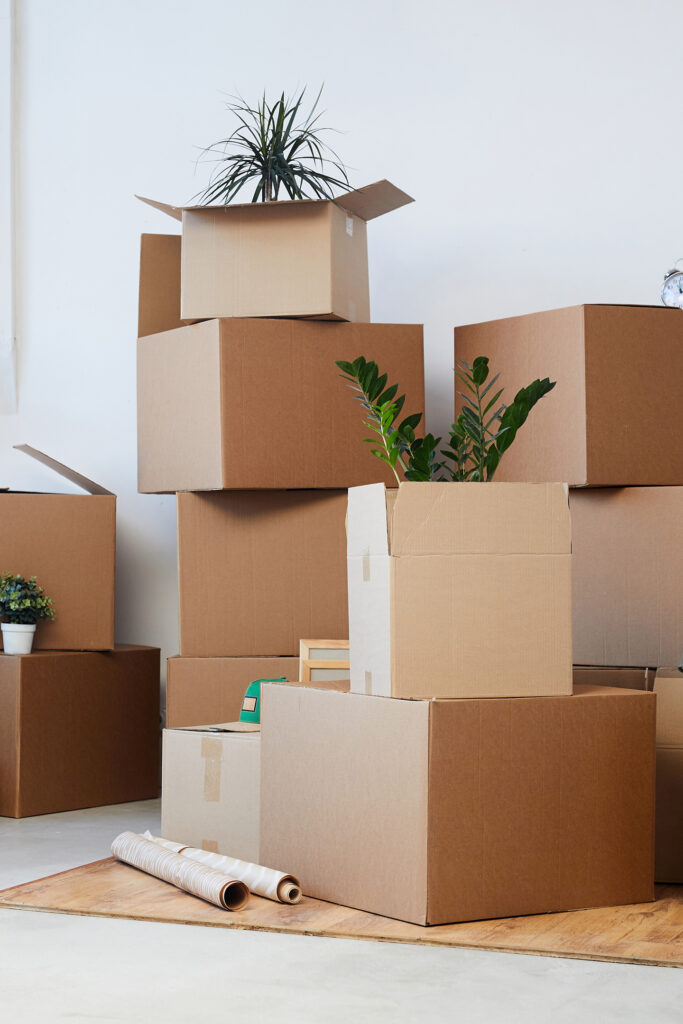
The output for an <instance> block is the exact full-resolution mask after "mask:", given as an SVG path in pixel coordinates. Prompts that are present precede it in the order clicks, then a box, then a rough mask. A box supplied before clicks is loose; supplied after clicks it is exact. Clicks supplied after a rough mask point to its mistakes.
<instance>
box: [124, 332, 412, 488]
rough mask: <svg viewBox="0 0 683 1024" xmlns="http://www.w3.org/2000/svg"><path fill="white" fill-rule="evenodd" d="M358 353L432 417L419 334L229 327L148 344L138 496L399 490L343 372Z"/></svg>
mask: <svg viewBox="0 0 683 1024" xmlns="http://www.w3.org/2000/svg"><path fill="white" fill-rule="evenodd" d="M360 354H363V355H364V356H366V358H368V359H372V360H375V361H376V362H377V363H378V365H379V367H380V369H381V370H382V371H383V372H386V373H388V375H389V381H390V382H394V383H395V382H398V383H399V385H400V386H401V389H402V391H403V389H405V393H406V396H407V397H406V406H405V407H406V410H407V411H410V412H423V411H424V371H423V347H422V327H421V326H420V325H411V324H347V323H319V322H317V321H316V322H305V321H301V320H242V319H229V320H209V321H207V322H206V323H201V324H194V325H193V326H190V327H183V328H180V329H179V330H175V331H167V332H165V333H163V334H154V335H150V336H149V337H145V338H140V340H139V341H138V489H139V490H140V491H141V492H143V493H159V492H171V491H212V490H221V489H226V490H231V489H237V490H252V489H258V488H268V489H271V490H272V489H283V490H284V489H286V488H321V487H331V488H339V487H348V486H349V485H351V484H365V483H372V482H374V481H376V480H383V481H384V482H385V483H386V484H387V485H389V486H392V484H393V483H395V479H396V478H395V477H394V474H393V473H392V472H391V470H390V469H389V468H388V467H385V466H384V465H383V464H382V463H380V462H378V460H377V459H375V458H373V457H372V455H371V453H370V451H369V449H368V446H367V445H364V444H363V439H364V438H365V437H367V434H368V428H367V427H366V426H365V424H364V419H365V417H364V415H363V410H362V409H361V408H360V406H359V404H358V402H357V401H356V396H355V395H354V394H353V393H352V392H351V391H350V390H349V389H348V388H347V387H345V385H344V383H343V382H342V381H341V380H340V379H339V377H340V375H339V370H338V368H337V366H336V365H335V360H337V359H346V360H348V361H349V362H350V361H352V360H353V359H355V358H356V357H357V356H358V355H360Z"/></svg>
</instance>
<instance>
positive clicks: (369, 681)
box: [365, 672, 372, 696]
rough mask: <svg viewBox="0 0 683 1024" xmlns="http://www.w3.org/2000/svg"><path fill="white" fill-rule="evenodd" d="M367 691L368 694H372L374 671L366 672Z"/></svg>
mask: <svg viewBox="0 0 683 1024" xmlns="http://www.w3.org/2000/svg"><path fill="white" fill-rule="evenodd" d="M365 692H366V693H367V695H368V696H371V695H372V672H366V673H365Z"/></svg>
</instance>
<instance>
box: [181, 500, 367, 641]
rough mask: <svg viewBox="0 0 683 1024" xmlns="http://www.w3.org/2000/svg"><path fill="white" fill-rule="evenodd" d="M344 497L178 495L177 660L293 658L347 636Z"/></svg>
mask: <svg viewBox="0 0 683 1024" xmlns="http://www.w3.org/2000/svg"><path fill="white" fill-rule="evenodd" d="M345 516H346V491H340V490H335V491H333V490H329V491H218V492H215V493H197V494H194V493H189V492H185V493H181V494H179V495H178V566H179V584H180V653H181V655H182V656H183V657H239V656H242V657H265V656H277V657H281V656H287V655H289V656H290V657H291V656H294V655H297V654H298V653H299V640H300V638H301V637H308V636H313V637H329V636H344V637H345V636H348V609H347V590H346V538H345V533H344V519H345Z"/></svg>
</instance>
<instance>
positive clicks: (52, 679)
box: [0, 446, 159, 818]
mask: <svg viewBox="0 0 683 1024" xmlns="http://www.w3.org/2000/svg"><path fill="white" fill-rule="evenodd" d="M22 448H23V450H24V451H25V452H26V454H28V455H30V456H31V457H33V458H35V459H37V460H38V461H40V462H42V463H44V464H45V465H47V466H48V467H50V468H51V469H52V470H54V471H55V472H56V473H57V474H59V475H60V476H61V477H63V478H65V479H67V480H68V481H69V482H71V483H73V484H75V485H77V486H78V487H80V488H81V489H82V490H83V491H84V492H85V493H84V494H37V493H24V492H13V491H7V492H3V493H0V569H1V570H2V571H3V572H11V573H13V574H20V575H22V576H26V577H29V576H36V577H37V578H38V582H39V584H40V585H42V586H43V588H44V590H45V592H46V594H48V595H49V596H50V597H51V598H52V599H53V602H54V607H55V612H56V618H55V620H54V622H51V621H43V622H40V623H39V624H38V628H37V630H36V635H35V640H34V645H33V646H34V650H33V653H31V654H27V655H6V654H2V655H0V814H1V815H8V816H10V817H15V818H19V817H25V816H27V815H33V814H45V813H47V812H49V811H67V810H74V809H76V808H79V807H92V806H96V805H99V804H112V803H119V802H124V801H128V800H144V799H147V798H152V797H156V796H157V794H158V790H159V768H158V763H159V650H158V648H153V647H134V646H130V645H126V644H122V645H115V644H114V557H115V547H116V498H115V496H114V495H113V494H110V493H109V492H108V491H106V490H105V489H104V488H103V487H101V486H99V485H98V484H96V483H94V482H93V481H92V480H88V479H87V478H86V477H83V476H81V475H80V474H78V473H75V472H74V471H73V470H71V469H69V468H68V467H67V466H64V465H62V464H61V463H58V462H56V461H55V460H54V459H51V458H49V457H48V456H46V455H43V453H41V452H38V451H36V450H35V449H32V448H29V447H28V446H22Z"/></svg>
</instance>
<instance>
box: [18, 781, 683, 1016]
mask: <svg viewBox="0 0 683 1024" xmlns="http://www.w3.org/2000/svg"><path fill="white" fill-rule="evenodd" d="M158 822H159V808H158V804H157V802H156V801H148V802H146V803H141V804H127V805H120V806H118V807H107V808H95V809H93V810H87V811H74V812H71V813H68V814H52V815H46V816H44V817H39V818H26V819H23V820H21V821H14V820H12V819H9V818H0V888H4V887H7V886H10V885H15V884H18V883H20V882H22V881H30V880H32V879H35V878H38V877H41V876H43V875H46V874H52V873H54V872H56V871H61V870H64V869H66V868H69V867H75V866H76V865H78V864H84V863H87V862H88V861H91V860H97V859H99V858H100V857H106V856H107V855H108V852H109V843H110V842H111V840H112V839H113V837H114V836H115V835H116V834H117V833H118V832H120V831H123V829H125V828H131V829H133V830H135V831H137V830H141V829H144V828H147V827H149V828H150V829H152V831H154V830H155V829H157V828H158ZM682 1005H683V972H682V971H677V970H671V969H667V968H657V967H637V966H630V965H624V964H607V963H595V962H589V961H579V960H560V959H553V958H544V957H532V956H519V955H513V954H502V953H485V952H478V951H474V950H458V949H436V948H430V947H424V948H421V947H417V946H403V945H394V944H391V943H378V942H356V941H350V940H342V939H318V938H313V937H309V936H296V935H274V934H267V933H258V932H240V931H234V932H233V931H229V930H227V929H226V930H219V929H213V928H201V927H190V926H182V925H161V924H150V923H144V922H134V921H120V920H106V919H100V918H87V917H68V916H66V915H60V914H41V913H36V912H30V911H19V910H0V1007H1V1010H0V1013H1V1019H2V1020H3V1021H5V1020H6V1021H12V1022H13V1024H15V1022H21V1024H23V1022H28V1024H31V1022H34V1021H35V1022H36V1024H51V1022H53V1021H67V1020H68V1021H76V1022H77V1021H100V1020H103V1021H140V1022H145V1024H154V1022H157V1021H159V1022H162V1021H163V1022H168V1024H174V1022H183V1024H185V1022H193V1021H202V1022H205V1021H206V1020H207V1019H214V1015H215V1019H219V1015H220V1019H228V1020H230V1021H231V1022H235V1024H250V1022H259V1024H262V1022H263V1021H266V1020H267V1021H282V1022H289V1021H291V1022H296V1024H308V1022H311V1024H313V1022H315V1024H328V1022H329V1024H336V1022H344V1024H348V1022H349V1021H352V1022H353V1024H365V1022H368V1024H370V1022H372V1024H385V1022H386V1024H389V1022H391V1024H404V1022H405V1024H407V1022H422V1021H430V1022H431V1021H434V1022H440V1021H460V1022H464V1024H479V1022H481V1024H517V1022H520V1024H521V1022H524V1024H547V1022H548V1021H550V1020H552V1021H553V1024H578V1022H581V1024H593V1022H594V1024H612V1022H615V1024H617V1022H619V1024H631V1022H633V1024H643V1022H644V1021H647V1022H648V1024H680V1021H681V1006H682Z"/></svg>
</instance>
